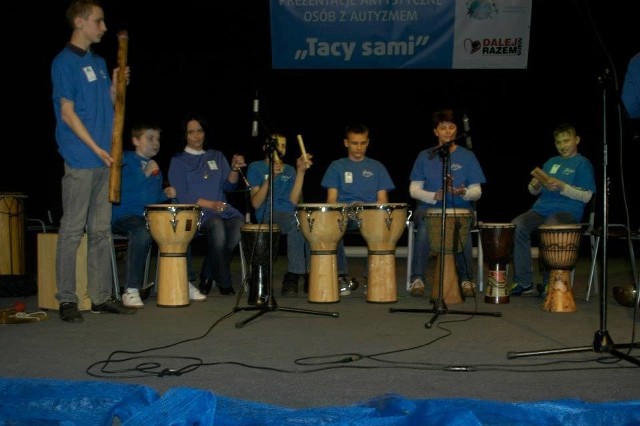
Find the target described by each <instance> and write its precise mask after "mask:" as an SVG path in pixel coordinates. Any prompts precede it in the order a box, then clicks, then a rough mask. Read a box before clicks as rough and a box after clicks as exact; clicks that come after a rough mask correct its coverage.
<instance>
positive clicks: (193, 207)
mask: <svg viewBox="0 0 640 426" xmlns="http://www.w3.org/2000/svg"><path fill="white" fill-rule="evenodd" d="M144 208H145V210H170V209H177V210H198V209H201V207H200V206H199V205H197V204H147V205H146V206H144Z"/></svg>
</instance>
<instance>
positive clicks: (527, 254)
mask: <svg viewBox="0 0 640 426" xmlns="http://www.w3.org/2000/svg"><path fill="white" fill-rule="evenodd" d="M511 223H513V224H515V225H516V235H515V246H514V248H513V282H514V283H517V284H520V285H522V286H523V287H528V286H529V285H533V268H532V266H531V233H532V232H534V231H537V230H538V228H539V227H540V225H561V224H569V223H577V222H576V220H575V218H574V217H573V215H572V214H570V213H567V212H558V213H555V214H553V215H551V216H549V217H547V218H546V219H545V217H544V216H542V215H541V214H538V213H536V212H534V211H532V210H528V211H526V212H524V213H522V214H521V215H520V216H518V217H516V218H515V219H513V220H512V221H511ZM548 277H549V271H548V270H546V269H545V271H544V278H543V280H544V284H546V283H547V281H548V279H549V278H548Z"/></svg>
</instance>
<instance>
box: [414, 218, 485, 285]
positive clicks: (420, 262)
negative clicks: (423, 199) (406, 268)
mask: <svg viewBox="0 0 640 426" xmlns="http://www.w3.org/2000/svg"><path fill="white" fill-rule="evenodd" d="M426 210H427V209H426V208H424V207H419V208H418V209H417V210H416V212H415V214H414V215H413V217H414V218H415V226H416V235H415V239H414V242H413V256H412V257H411V279H412V280H413V279H414V278H420V279H422V281H425V279H426V275H425V274H426V269H427V261H428V259H429V253H430V251H431V244H430V242H429V232H428V229H427V222H426V220H425V218H424V215H425V213H426ZM455 258H456V271H457V273H458V280H459V281H460V282H463V281H471V280H472V277H471V272H472V271H473V242H472V239H471V233H470V232H469V233H468V235H467V241H466V242H465V243H464V248H463V249H462V251H461V252H459V253H456V254H455Z"/></svg>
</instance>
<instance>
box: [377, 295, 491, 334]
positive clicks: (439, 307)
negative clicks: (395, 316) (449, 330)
mask: <svg viewBox="0 0 640 426" xmlns="http://www.w3.org/2000/svg"><path fill="white" fill-rule="evenodd" d="M389 312H391V313H394V312H416V313H432V314H433V317H431V319H430V320H429V322H427V323H425V325H424V326H425V328H431V326H432V325H433V323H434V322H435V321H436V320H437V319H438V317H439V316H440V315H445V314H456V315H482V316H492V317H501V316H502V313H500V312H478V311H458V310H455V309H449V308H447V305H446V304H445V303H444V301H442V300H438V301H436V303H435V304H434V306H433V308H431V309H396V308H389Z"/></svg>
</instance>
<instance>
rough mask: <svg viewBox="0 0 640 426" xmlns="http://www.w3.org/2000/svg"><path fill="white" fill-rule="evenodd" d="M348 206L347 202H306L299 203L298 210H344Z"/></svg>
mask: <svg viewBox="0 0 640 426" xmlns="http://www.w3.org/2000/svg"><path fill="white" fill-rule="evenodd" d="M345 207H347V204H346V203H326V204H323V203H306V204H298V205H297V206H296V210H301V211H311V210H313V211H321V212H326V211H332V210H344V208H345Z"/></svg>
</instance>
